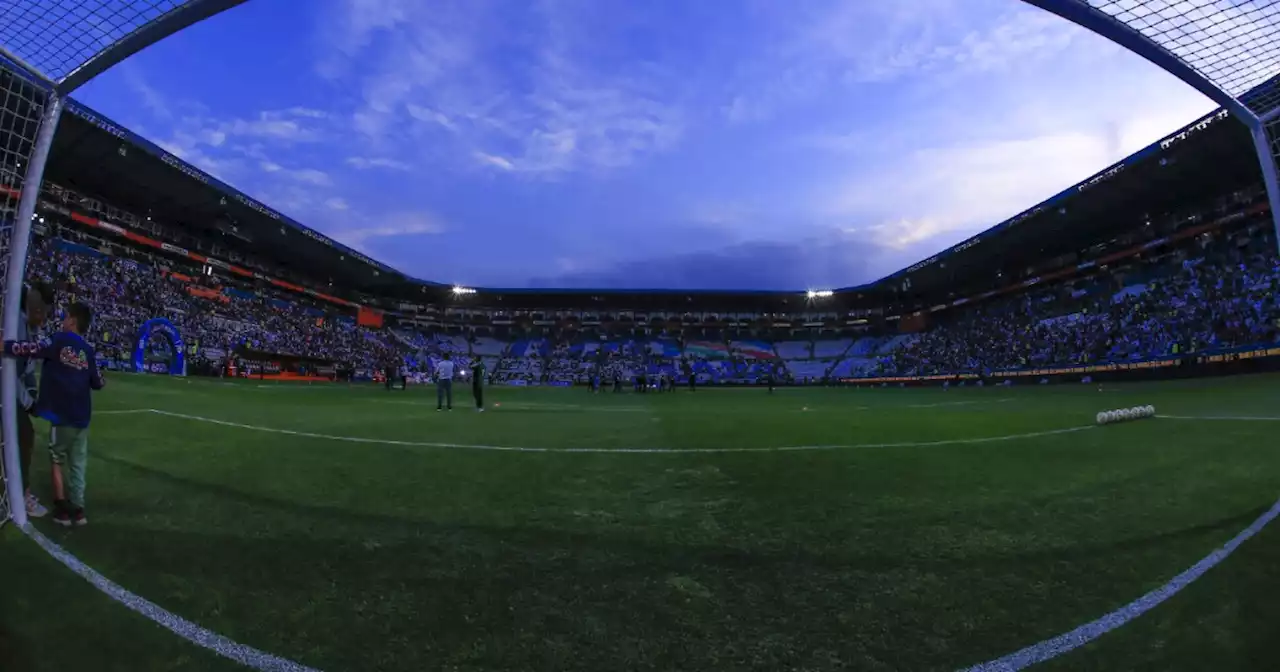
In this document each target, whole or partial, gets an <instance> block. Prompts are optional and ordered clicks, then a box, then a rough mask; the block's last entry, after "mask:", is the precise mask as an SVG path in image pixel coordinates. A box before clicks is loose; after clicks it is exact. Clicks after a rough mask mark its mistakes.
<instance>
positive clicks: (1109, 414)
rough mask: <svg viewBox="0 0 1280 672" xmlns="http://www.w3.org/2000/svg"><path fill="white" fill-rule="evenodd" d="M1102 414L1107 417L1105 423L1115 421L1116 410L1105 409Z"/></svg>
mask: <svg viewBox="0 0 1280 672" xmlns="http://www.w3.org/2000/svg"><path fill="white" fill-rule="evenodd" d="M1103 415H1105V416H1106V417H1107V419H1106V420H1105V422H1106V423H1107V424H1111V423H1113V422H1115V421H1116V412H1115V411H1107V412H1106V413H1103Z"/></svg>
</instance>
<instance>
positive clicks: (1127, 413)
mask: <svg viewBox="0 0 1280 672" xmlns="http://www.w3.org/2000/svg"><path fill="white" fill-rule="evenodd" d="M1155 415H1156V407H1155V406H1134V407H1133V408H1121V409H1117V410H1114V411H1103V412H1101V413H1099V414H1098V424H1099V425H1109V424H1111V423H1113V422H1124V421H1126V420H1139V419H1142V418H1154V417H1155Z"/></svg>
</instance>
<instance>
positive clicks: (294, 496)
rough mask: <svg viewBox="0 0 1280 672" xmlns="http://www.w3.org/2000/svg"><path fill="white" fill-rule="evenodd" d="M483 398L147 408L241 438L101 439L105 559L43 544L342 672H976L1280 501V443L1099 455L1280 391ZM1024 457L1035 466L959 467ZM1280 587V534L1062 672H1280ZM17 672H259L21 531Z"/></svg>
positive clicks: (336, 393) (1198, 427)
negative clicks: (181, 634) (211, 649)
mask: <svg viewBox="0 0 1280 672" xmlns="http://www.w3.org/2000/svg"><path fill="white" fill-rule="evenodd" d="M457 392H458V395H457V397H458V399H457V402H458V403H457V406H458V407H457V409H456V410H454V411H453V412H452V413H437V412H436V411H435V397H434V393H433V391H432V390H431V389H429V388H428V389H415V390H410V391H408V392H391V393H388V392H386V391H384V390H382V389H381V388H378V387H374V386H356V387H347V386H344V385H332V386H331V385H323V386H321V385H312V386H290V385H271V384H266V385H263V384H260V383H257V382H253V381H250V382H235V383H228V382H217V381H209V380H191V381H189V382H188V381H186V380H181V379H163V378H145V377H134V376H115V377H113V378H112V379H111V381H110V383H109V387H108V389H107V390H106V391H105V392H103V393H102V394H100V395H98V397H97V410H98V411H106V410H116V411H119V410H130V409H160V410H164V411H168V412H170V413H177V414H186V415H190V416H199V417H203V418H211V419H217V420H222V421H226V422H229V423H237V424H238V425H242V426H236V425H228V424H215V423H211V422H206V421H201V420H193V419H189V418H182V417H176V416H174V415H160V414H155V413H135V414H100V415H98V416H97V417H96V418H95V420H94V425H93V429H92V437H91V440H90V454H91V463H90V473H89V479H88V480H89V509H88V511H89V516H90V520H91V524H90V526H89V527H87V528H84V529H80V530H72V531H63V530H60V529H57V528H55V527H54V526H52V525H50V524H49V523H48V522H47V521H42V522H40V523H39V524H38V527H39V528H40V529H41V530H43V531H44V532H45V533H47V534H48V535H49V536H50V537H51V538H53V539H54V540H55V541H57V542H58V543H59V544H61V545H62V546H63V547H64V548H66V549H67V550H68V551H70V552H72V553H74V554H75V555H76V556H78V557H79V558H81V559H82V560H83V561H85V562H86V563H88V564H89V565H90V566H92V567H94V568H95V569H97V570H98V571H99V572H101V573H102V574H104V575H105V576H107V577H109V578H111V579H112V580H114V581H116V582H117V583H119V584H121V585H122V586H124V587H126V588H128V589H129V590H131V591H133V592H135V593H137V594H139V595H141V596H143V597H146V598H147V599H150V600H152V601H154V602H156V603H158V604H159V605H161V606H163V607H164V608H166V609H168V610H170V611H172V612H174V613H176V614H178V615H181V616H183V617H186V618H188V619H190V620H192V621H195V622H196V623H199V624H200V625H203V626H205V627H207V628H209V629H211V630H213V631H215V632H218V633H221V634H223V635H225V636H227V637H230V638H231V639H234V640H236V641H239V642H241V643H244V644H247V645H250V646H254V647H257V648H259V649H262V650H265V651H268V652H271V653H274V654H277V655H280V656H284V657H286V658H290V659H293V660H296V661H299V662H301V663H304V664H307V665H311V666H314V667H317V668H320V669H323V670H326V671H327V672H335V671H344V670H387V671H399V670H403V671H421V670H458V671H471V670H581V671H584V672H586V671H590V672H600V671H603V670H720V669H724V670H762V671H763V670H768V671H777V670H815V671H816V670H884V671H890V670H894V671H896V670H953V669H957V668H962V667H965V666H968V665H973V664H977V663H980V662H983V661H986V660H989V659H992V658H995V657H998V656H1001V655H1004V654H1006V653H1009V652H1011V651H1014V650H1016V649H1019V648H1021V647H1023V646H1026V645H1029V644H1033V643H1036V642H1038V641H1041V640H1043V639H1046V638H1049V637H1052V636H1054V635H1057V634H1059V633H1061V632H1064V631H1067V630H1070V629H1071V628H1073V627H1075V626H1077V625H1080V624H1081V623H1085V622H1087V621H1090V620H1092V619H1094V618H1097V617H1099V616H1102V615H1103V614H1105V613H1107V612H1109V611H1112V610H1114V609H1116V608H1118V607H1120V606H1122V605H1124V604H1126V603H1128V602H1129V601H1131V600H1133V599H1135V598H1137V597H1139V596H1141V595H1143V594H1144V593H1146V592H1147V591H1150V590H1152V589H1154V588H1157V587H1159V586H1161V585H1163V584H1165V583H1166V582H1168V581H1169V580H1170V579H1171V578H1173V577H1174V576H1175V575H1177V574H1178V573H1179V572H1182V571H1183V570H1184V569H1186V568H1188V567H1190V566H1191V565H1193V564H1195V563H1196V562H1197V561H1198V560H1200V559H1201V558H1203V557H1204V556H1205V555H1207V554H1208V553H1210V552H1211V551H1213V550H1214V549H1215V548H1217V547H1219V546H1221V545H1222V544H1223V543H1225V542H1226V541H1227V540H1229V539H1231V538H1232V537H1233V536H1234V535H1236V533H1238V532H1239V531H1240V530H1241V529H1242V528H1244V527H1246V526H1247V525H1249V523H1251V522H1252V521H1253V520H1254V519H1256V518H1257V517H1258V516H1259V515H1260V514H1261V513H1262V512H1263V511H1265V510H1266V509H1268V508H1269V507H1270V506H1271V505H1272V503H1273V502H1275V500H1276V498H1277V495H1280V488H1277V468H1278V467H1280V451H1277V449H1276V448H1277V441H1276V432H1277V431H1278V430H1280V422H1275V423H1272V422H1265V421H1253V422H1247V421H1222V420H1218V421H1211V420H1204V421H1190V420H1169V419H1153V420H1141V421H1136V422H1130V423H1122V424H1117V425H1109V426H1106V427H1094V426H1093V425H1094V416H1095V414H1096V413H1097V412H1098V411H1101V410H1107V409H1114V408H1122V407H1130V406H1136V405H1142V404H1153V405H1155V406H1156V408H1157V410H1158V411H1159V412H1160V413H1162V414H1178V415H1208V416H1221V415H1230V416H1280V378H1270V377H1251V378H1241V379H1233V380H1230V379H1228V380H1212V381H1188V382H1174V383H1164V384H1133V385H1107V386H1104V387H1103V388H1102V389H1099V386H1097V385H1074V386H1052V387H1046V386H1025V387H1015V388H986V389H976V388H965V389H953V390H951V391H943V390H941V389H917V390H912V389H905V390H904V389H874V390H855V389H811V390H798V389H782V390H779V391H778V392H776V393H775V394H773V395H769V394H767V393H766V392H765V391H764V390H762V389H744V390H717V389H707V390H699V391H698V392H697V393H688V392H686V391H684V390H681V391H679V392H677V393H675V394H662V395H659V394H653V393H650V394H647V395H637V394H632V393H626V394H621V395H614V394H611V393H604V394H599V395H591V394H589V393H588V392H586V391H584V390H582V389H572V390H565V389H548V390H536V389H515V388H491V389H490V390H489V392H488V394H489V397H490V401H491V402H493V403H494V404H495V407H494V408H492V409H491V410H490V412H487V413H484V414H477V413H475V412H474V411H473V410H471V409H470V408H469V406H468V402H469V394H468V392H467V391H466V388H465V387H460V388H459V389H458V390H457ZM246 426H247V427H246ZM1076 427H1089V429H1083V430H1080V431H1075V432H1066V433H1046V432H1049V431H1050V430H1060V429H1071V428H1076ZM255 428H271V429H276V430H287V431H292V432H299V433H300V434H290V433H281V432H269V431H262V430H261V429H255ZM312 435H326V436H328V437H350V438H357V439H373V440H374V441H372V442H370V441H365V442H357V441H346V440H337V439H334V438H321V437H317V436H312ZM1010 435H1033V436H1026V437H1024V438H1014V439H1010V440H1003V441H990V442H964V441H957V440H967V439H979V438H989V437H1004V436H1010ZM426 444H460V445H464V446H491V447H494V446H501V447H526V448H538V449H555V451H556V452H517V451H504V450H482V449H475V448H467V447H458V446H454V447H437V446H430V445H426ZM869 444H872V445H869ZM875 444H879V445H875ZM911 444H921V445H911ZM814 446H828V447H827V448H820V449H807V450H770V449H774V448H781V447H814ZM830 446H845V447H830ZM564 449H582V450H581V451H579V452H574V451H565V450H564ZM619 449H639V450H637V451H634V452H623V451H620V450H619ZM694 449H699V450H694ZM710 449H759V450H749V451H740V452H712V451H711V450H710ZM644 451H656V452H644ZM37 457H38V459H37V460H36V462H37V465H38V471H37V474H36V482H37V483H39V484H43V483H45V481H46V478H47V467H46V465H45V464H44V462H45V460H44V459H43V453H38V455H37ZM1278 567H1280V527H1277V528H1267V529H1265V530H1263V531H1262V533H1261V534H1259V535H1258V536H1257V537H1256V538H1254V539H1253V540H1251V541H1250V542H1248V543H1246V544H1245V545H1243V546H1242V547H1240V549H1239V550H1238V551H1237V552H1236V554H1235V555H1233V556H1232V557H1231V558H1229V559H1228V560H1227V561H1226V562H1224V563H1223V564H1221V565H1220V566H1218V567H1217V568H1215V569H1213V570H1212V571H1210V572H1209V573H1208V574H1206V575H1205V576H1204V577H1203V578H1201V579H1200V580H1199V581H1197V582H1195V583H1194V584H1192V585H1191V586H1190V587H1188V588H1187V589H1186V590H1185V591H1183V592H1182V593H1179V594H1178V595H1176V596H1175V597H1174V598H1172V599H1171V600H1169V601H1168V602H1166V603H1164V604H1162V605H1161V606H1159V607H1158V608H1156V609H1155V610H1153V611H1152V612H1150V613H1148V614H1146V615H1144V616H1142V617H1141V618H1139V619H1137V620H1135V621H1134V622H1132V623H1131V624H1129V625H1128V626H1126V627H1124V628H1121V629H1120V630H1118V631H1116V632H1113V633H1110V634H1108V635H1105V636H1103V637H1102V638H1100V639H1099V640H1097V641H1096V642H1094V643H1092V644H1090V645H1088V646H1086V647H1084V648H1082V649H1080V650H1077V651H1075V652H1072V653H1070V654H1068V655H1066V656H1064V657H1062V658H1059V659H1056V660H1054V661H1051V662H1049V663H1047V664H1045V665H1043V666H1042V667H1043V669H1048V670H1055V669H1056V670H1087V669H1109V670H1116V669H1126V670H1134V669H1158V670H1196V671H1200V670H1208V669H1213V670H1239V669H1273V663H1274V660H1275V659H1276V657H1277V650H1276V646H1275V637H1274V636H1275V632H1276V623H1280V601H1277V600H1276V599H1275V596H1276V595H1280V572H1277V571H1276V569H1277V568H1278ZM0 669H2V670H40V671H42V670H66V669H75V670H95V671H107V670H120V671H128V672H137V671H139V670H232V669H238V668H237V667H236V666H235V665H234V664H233V663H230V662H227V661H224V660H221V659H219V658H217V657H215V656H214V655H213V654H211V653H208V652H206V651H204V650H202V649H200V648H197V647H195V646H193V645H190V644H188V643H186V642H184V641H182V640H181V639H179V638H177V637H174V636H173V635H171V634H169V633H167V632H165V631H163V630H162V629H160V628H159V627H157V626H155V625H154V624H152V623H151V622H149V621H147V620H145V619H143V618H142V617H140V616H138V615H135V614H133V613H132V612H130V611H128V610H126V609H124V608H123V607H121V606H120V605H118V604H116V603H114V602H112V601H111V600H109V599H108V598H107V597H106V596H104V595H103V594H101V593H99V592H97V591H96V590H95V589H94V588H93V587H92V586H90V585H89V584H88V583H86V582H85V581H84V580H82V579H80V578H79V577H77V576H75V575H74V574H72V573H71V572H70V571H68V570H67V569H65V568H64V567H62V566H61V565H59V564H58V563H57V562H56V561H54V560H53V559H52V558H50V557H49V556H47V555H45V554H44V552H43V551H41V550H40V549H39V548H38V547H37V546H36V545H35V544H34V543H32V542H31V541H30V540H28V539H26V538H25V537H24V536H22V535H21V534H20V533H19V532H18V531H17V530H15V529H13V528H12V527H11V526H10V527H9V528H6V529H5V531H4V532H3V533H0ZM1037 669H1039V668H1037Z"/></svg>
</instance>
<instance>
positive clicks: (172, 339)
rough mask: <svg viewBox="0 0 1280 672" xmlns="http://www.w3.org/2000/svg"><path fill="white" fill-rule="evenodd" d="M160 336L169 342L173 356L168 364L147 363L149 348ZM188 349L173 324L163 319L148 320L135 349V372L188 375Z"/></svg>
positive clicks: (140, 332) (139, 334) (139, 335)
mask: <svg viewBox="0 0 1280 672" xmlns="http://www.w3.org/2000/svg"><path fill="white" fill-rule="evenodd" d="M157 336H159V337H160V338H163V339H165V340H167V341H168V345H169V349H170V350H171V351H172V356H171V357H170V358H169V361H168V362H161V361H153V362H147V347H148V346H150V344H151V341H152V339H154V338H155V337H157ZM186 351H187V348H186V346H185V345H183V343H182V334H180V333H178V328H177V327H175V326H173V323H172V322H170V321H169V320H166V319H164V318H163V317H157V318H153V319H150V320H147V321H146V323H145V324H143V325H142V329H141V330H140V331H139V333H138V345H137V347H135V348H134V349H133V370H134V371H135V372H136V373H160V374H166V373H167V374H170V375H174V376H185V375H187V360H186V354H185V353H186Z"/></svg>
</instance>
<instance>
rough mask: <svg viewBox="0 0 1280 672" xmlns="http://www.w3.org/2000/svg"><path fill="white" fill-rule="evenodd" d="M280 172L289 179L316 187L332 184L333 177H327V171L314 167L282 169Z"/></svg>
mask: <svg viewBox="0 0 1280 672" xmlns="http://www.w3.org/2000/svg"><path fill="white" fill-rule="evenodd" d="M281 172H282V173H283V174H284V175H285V176H287V177H288V178H290V179H293V180H297V181H298V182H302V183H305V184H310V185H314V186H317V187H325V186H328V185H330V184H333V178H331V177H329V174H328V173H326V172H324V171H323V170H316V169H315V168H300V169H297V170H284V171H281Z"/></svg>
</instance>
